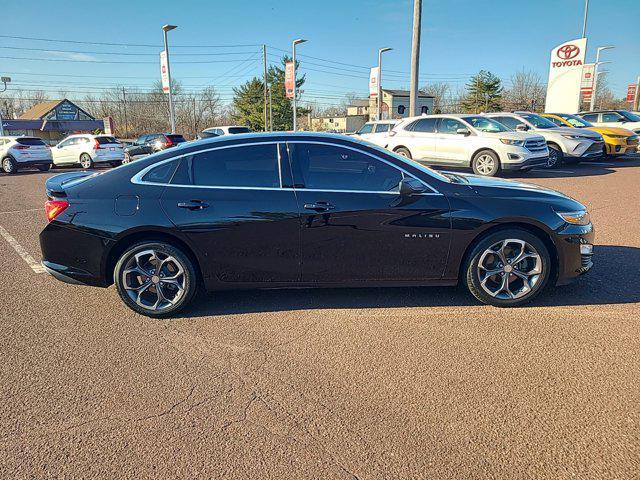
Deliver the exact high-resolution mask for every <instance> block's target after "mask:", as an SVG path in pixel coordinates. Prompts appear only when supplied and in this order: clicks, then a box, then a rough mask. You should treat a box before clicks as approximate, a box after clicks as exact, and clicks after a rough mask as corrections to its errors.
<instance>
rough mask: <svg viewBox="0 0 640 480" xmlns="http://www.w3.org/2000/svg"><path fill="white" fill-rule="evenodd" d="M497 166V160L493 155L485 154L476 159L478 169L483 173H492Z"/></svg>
mask: <svg viewBox="0 0 640 480" xmlns="http://www.w3.org/2000/svg"><path fill="white" fill-rule="evenodd" d="M495 168H496V162H495V160H494V159H493V157H492V156H491V155H487V154H483V155H480V156H479V157H478V159H477V160H476V170H477V171H478V172H479V173H480V174H481V175H491V174H492V173H493V170H494V169H495Z"/></svg>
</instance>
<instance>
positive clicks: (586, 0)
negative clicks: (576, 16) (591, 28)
mask: <svg viewBox="0 0 640 480" xmlns="http://www.w3.org/2000/svg"><path fill="white" fill-rule="evenodd" d="M588 16H589V0H584V19H583V20H582V38H585V37H586V36H587V17H588Z"/></svg>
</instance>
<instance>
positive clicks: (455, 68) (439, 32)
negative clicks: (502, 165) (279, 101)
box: [0, 0, 640, 106]
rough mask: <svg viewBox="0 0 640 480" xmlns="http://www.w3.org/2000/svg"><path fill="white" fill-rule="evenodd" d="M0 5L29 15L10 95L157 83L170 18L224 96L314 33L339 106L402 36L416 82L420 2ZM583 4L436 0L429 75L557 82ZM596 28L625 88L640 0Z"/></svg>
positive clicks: (428, 18) (3, 46) (1, 48)
mask: <svg viewBox="0 0 640 480" xmlns="http://www.w3.org/2000/svg"><path fill="white" fill-rule="evenodd" d="M38 7H39V8H38ZM0 8H1V10H2V11H3V13H4V17H5V19H6V18H21V19H22V20H21V21H20V22H7V21H4V22H3V28H2V30H1V31H0V74H1V75H3V76H10V77H12V83H11V84H10V86H9V90H8V91H7V92H5V93H0V96H2V95H5V96H7V95H10V94H11V91H12V90H17V89H39V90H46V91H47V92H49V95H50V96H51V98H56V97H57V96H58V95H57V94H58V93H59V92H60V91H64V92H66V93H67V96H68V97H69V98H82V97H84V95H85V94H93V95H94V96H95V95H98V94H99V93H100V92H101V91H103V90H104V89H108V88H113V87H114V86H117V85H124V86H126V88H127V89H138V90H142V91H145V90H149V89H150V88H151V85H152V84H153V82H154V81H157V80H159V78H160V69H159V60H158V53H159V52H160V50H161V49H162V31H161V26H162V25H163V24H165V23H171V24H175V25H178V28H177V29H176V30H174V31H171V32H169V47H170V55H171V64H172V65H171V70H172V76H173V77H174V79H176V80H178V81H180V82H181V83H182V85H183V86H184V88H185V90H186V91H197V90H199V89H201V88H203V87H205V86H209V85H212V86H214V87H215V88H216V90H217V91H218V92H219V94H220V96H221V97H222V99H223V100H224V101H229V100H230V99H231V97H232V94H233V90H232V89H233V87H234V86H237V85H239V84H241V83H243V82H245V81H246V80H248V79H250V78H251V77H253V76H259V75H261V72H262V47H261V45H262V44H266V45H267V51H268V54H269V55H268V61H269V62H270V63H275V62H279V60H280V58H281V56H282V55H283V54H284V53H286V52H290V49H291V41H292V40H293V39H295V38H305V39H307V40H308V41H307V43H304V44H302V45H299V46H298V49H297V53H298V59H299V60H300V73H301V74H305V75H306V83H305V85H304V87H303V99H304V100H315V101H316V102H317V103H318V104H319V105H321V106H328V105H330V104H337V103H339V102H340V100H341V99H343V98H344V96H345V95H346V94H347V93H351V92H353V93H356V94H358V95H361V96H363V97H366V96H367V94H368V74H369V73H368V68H369V67H371V66H375V64H376V63H377V51H378V48H380V47H391V48H393V50H392V51H390V52H387V53H385V54H384V57H383V79H382V85H383V87H384V88H406V87H408V85H409V68H410V52H411V30H412V15H413V1H412V0H367V1H364V0H298V1H293V0H291V1H286V2H285V1H277V2H276V1H268V0H261V1H255V0H241V1H223V0H209V1H194V0H183V1H181V2H177V1H171V2H169V1H164V0H154V1H150V0H128V1H123V0H111V1H109V2H106V3H103V4H100V6H99V7H96V8H92V7H91V6H90V4H88V3H87V2H85V1H70V0H57V1H56V2H55V3H54V2H50V1H49V0H34V1H33V2H31V3H30V4H29V8H28V9H25V7H24V6H22V5H20V4H19V3H18V2H16V1H15V0H0ZM583 8H584V0H529V1H525V0H484V1H477V0H447V1H444V0H423V22H422V49H421V53H420V85H421V86H422V85H424V84H425V83H428V82H429V81H431V82H435V81H443V82H448V83H450V84H451V86H452V88H453V89H454V90H455V89H456V88H462V87H464V85H465V83H466V82H467V81H468V79H469V77H470V76H471V75H473V74H474V73H476V72H477V71H479V70H480V69H484V70H489V71H491V72H493V73H494V74H496V75H498V76H499V77H500V78H502V79H503V81H504V83H505V86H506V87H508V86H509V80H510V77H511V76H512V75H513V74H514V73H515V72H516V71H518V70H522V69H524V70H531V71H534V72H537V73H538V74H539V75H540V77H541V78H542V80H543V81H544V82H546V78H547V75H548V64H549V54H550V51H551V49H552V48H553V47H555V46H557V45H559V44H561V43H563V42H565V41H567V40H572V39H575V38H579V37H580V36H581V33H582V20H583ZM9 37H31V39H24V38H9ZM587 37H588V45H587V61H594V59H595V49H596V47H598V46H602V45H615V47H616V48H615V49H613V50H607V51H605V52H603V54H602V58H601V60H606V61H610V62H611V63H610V64H608V65H606V69H607V70H608V71H609V72H610V73H609V74H608V77H607V79H608V84H609V86H610V88H611V89H612V90H613V92H614V94H615V95H616V96H617V97H623V96H624V95H625V92H626V87H627V84H628V83H633V82H634V81H635V80H636V77H637V76H638V75H640V0H590V6H589V21H588V26H587ZM36 38H37V39H47V40H64V41H65V42H53V41H44V40H35V39H36ZM89 42H93V43H99V44H93V43H89ZM102 43H105V44H109V43H111V44H114V45H102ZM123 44H126V45H123ZM7 57H12V58H7ZM108 62H113V63H108ZM117 62H122V63H117ZM198 62H199V63H198Z"/></svg>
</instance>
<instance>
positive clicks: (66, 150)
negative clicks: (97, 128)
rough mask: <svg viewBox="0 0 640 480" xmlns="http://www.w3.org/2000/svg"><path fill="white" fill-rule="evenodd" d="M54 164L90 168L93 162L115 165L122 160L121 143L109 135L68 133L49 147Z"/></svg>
mask: <svg viewBox="0 0 640 480" xmlns="http://www.w3.org/2000/svg"><path fill="white" fill-rule="evenodd" d="M51 153H52V154H53V164H54V165H77V164H80V165H81V166H82V168H91V167H92V166H93V164H94V163H109V164H111V165H112V166H114V167H116V166H118V165H120V164H121V163H122V160H124V150H123V147H122V144H121V143H120V142H118V141H117V140H116V139H115V138H114V137H112V136H111V135H89V134H85V135H69V136H68V137H67V138H65V139H64V140H62V141H61V142H60V143H59V144H57V145H56V146H55V147H53V148H52V149H51Z"/></svg>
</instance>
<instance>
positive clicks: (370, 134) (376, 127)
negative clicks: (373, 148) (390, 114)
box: [353, 120, 400, 146]
mask: <svg viewBox="0 0 640 480" xmlns="http://www.w3.org/2000/svg"><path fill="white" fill-rule="evenodd" d="M398 123H400V121H399V120H377V121H374V122H367V123H365V124H364V125H363V126H362V127H360V130H358V131H357V132H356V133H354V134H353V136H354V137H358V138H360V139H362V140H366V141H367V142H371V143H375V144H376V145H378V146H384V144H385V142H386V138H387V136H388V133H389V132H390V131H391V130H392V129H393V127H395V126H396V125H397V124H398Z"/></svg>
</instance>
